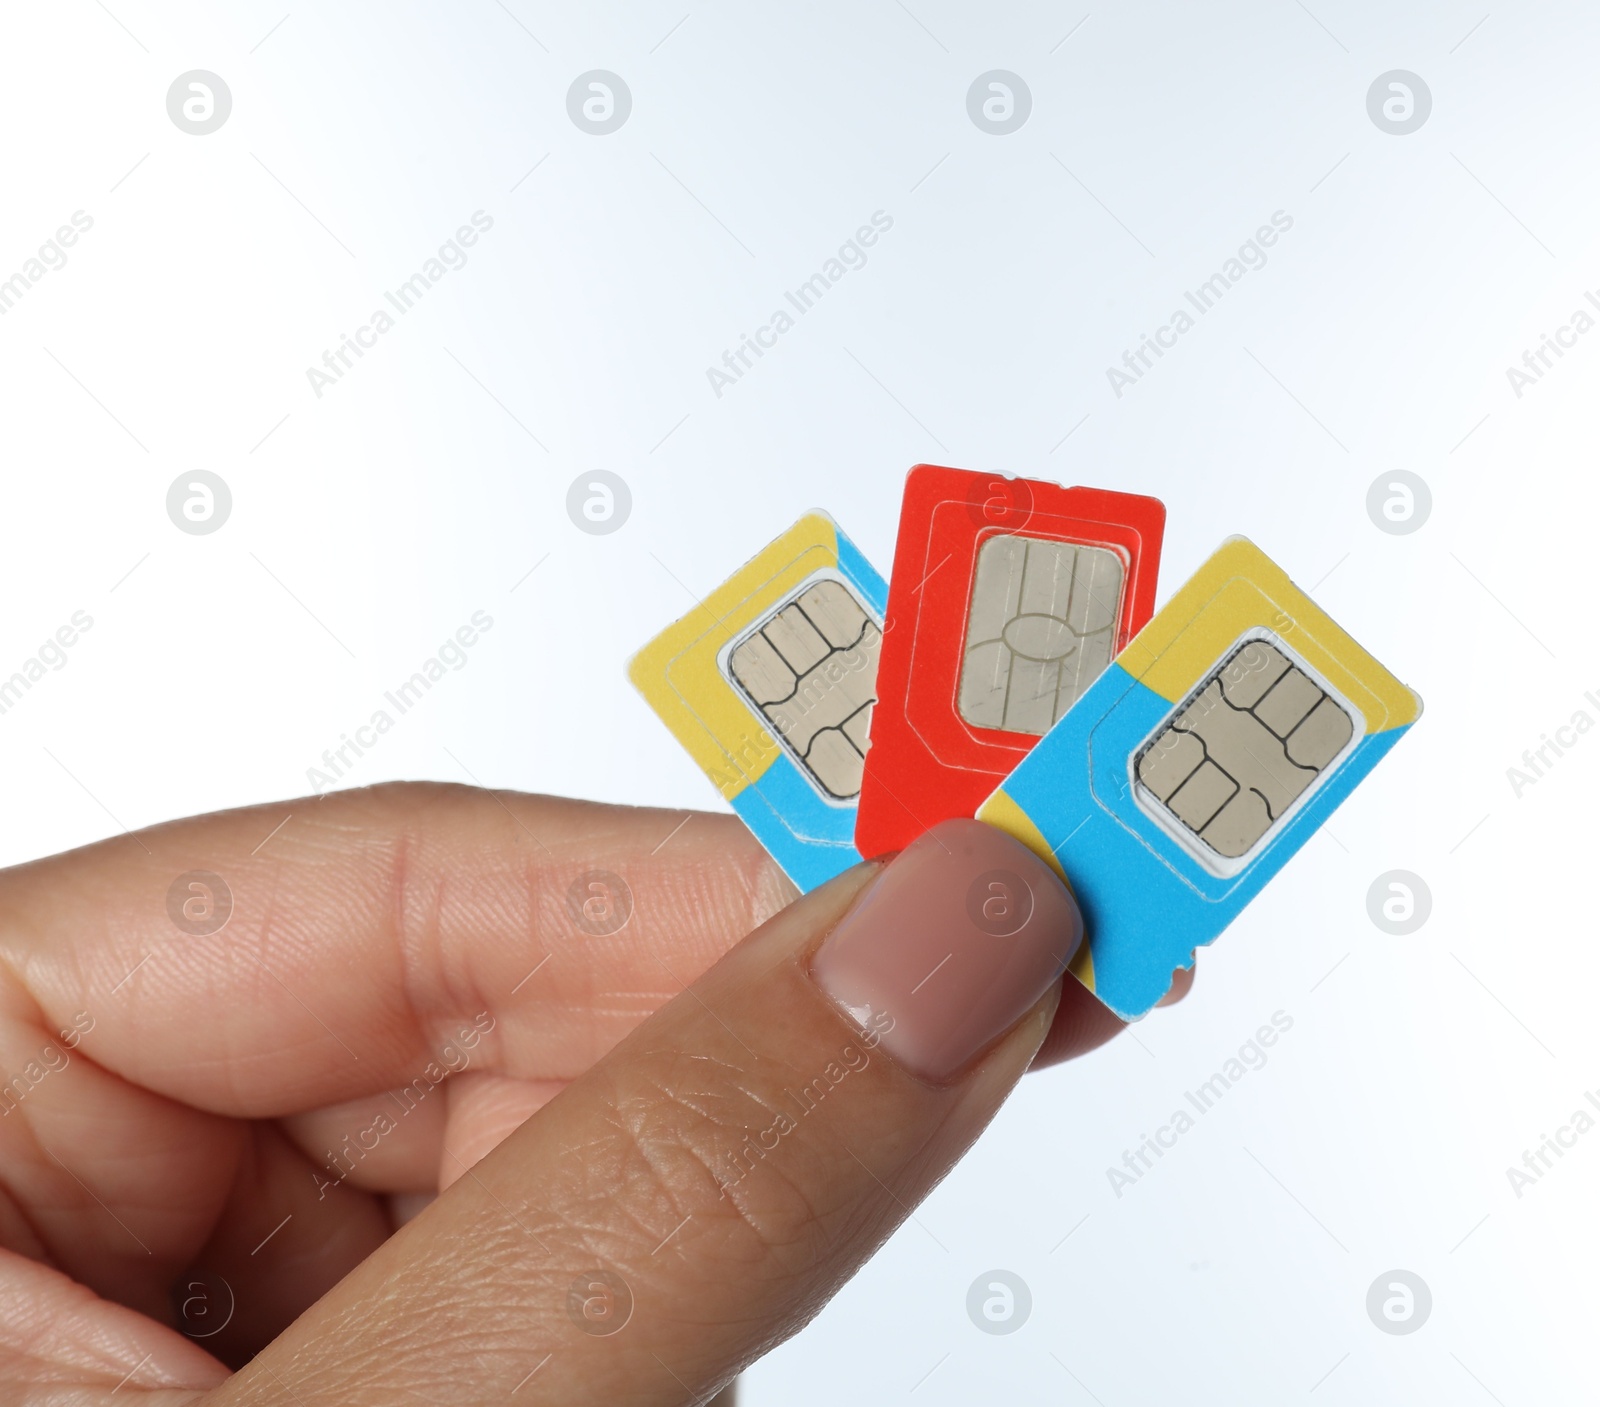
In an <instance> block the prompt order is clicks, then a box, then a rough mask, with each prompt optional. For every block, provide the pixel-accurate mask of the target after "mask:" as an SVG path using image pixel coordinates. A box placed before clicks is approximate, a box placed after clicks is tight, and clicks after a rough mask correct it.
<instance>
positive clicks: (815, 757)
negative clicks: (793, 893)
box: [628, 513, 888, 891]
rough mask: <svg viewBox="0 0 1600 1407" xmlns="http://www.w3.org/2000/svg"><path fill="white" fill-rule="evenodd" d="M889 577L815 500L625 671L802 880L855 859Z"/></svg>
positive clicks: (814, 879)
mask: <svg viewBox="0 0 1600 1407" xmlns="http://www.w3.org/2000/svg"><path fill="white" fill-rule="evenodd" d="M887 596H888V588H887V586H886V585H885V584H884V580H883V578H882V577H881V576H879V575H878V573H877V571H875V570H874V569H873V567H872V565H871V564H870V563H869V562H868V561H867V560H866V558H865V557H863V556H862V555H861V553H860V551H859V549H858V548H857V547H856V545H855V544H854V543H853V542H851V541H850V539H849V538H848V537H846V536H845V534H844V533H842V532H841V531H840V530H839V528H838V526H837V525H836V524H835V523H834V521H833V519H831V518H830V517H828V516H827V514H825V513H808V514H806V516H805V517H803V518H801V519H800V521H799V522H797V523H796V524H795V525H794V526H793V527H792V528H790V529H789V530H788V531H787V532H786V533H784V534H783V535H782V536H781V537H779V538H778V539H777V540H776V541H775V542H773V543H771V544H770V545H768V546H767V547H766V548H765V549H763V550H762V551H761V552H760V553H759V554H758V555H757V556H755V557H753V558H751V560H750V561H748V562H746V563H745V564H744V566H742V567H741V568H739V570H738V571H736V572H735V573H734V574H733V575H732V576H731V577H729V578H728V580H727V581H725V582H724V583H723V584H722V585H721V586H719V587H718V588H717V589H716V590H715V591H713V592H712V593H711V594H710V596H708V597H707V598H706V600H705V601H704V602H702V603H701V605H700V606H698V607H696V608H695V609H694V610H693V611H691V612H690V613H689V614H688V615H686V616H684V617H683V619H682V620H679V621H677V622H675V623H674V624H672V625H670V626H668V627H667V628H666V629H665V630H664V631H662V632H661V634H660V635H658V636H656V638H655V639H654V640H652V641H651V642H650V643H649V644H648V645H646V646H645V647H644V648H643V649H642V650H640V651H639V653H638V654H636V655H635V656H634V657H633V659H632V660H631V661H630V662H629V664H628V677H629V678H630V679H632V680H633V683H634V687H635V688H637V689H638V690H639V692H640V693H641V694H643V695H644V697H645V701H646V702H647V703H649V705H650V707H651V708H653V709H654V710H655V711H656V713H657V714H658V715H659V716H660V718H661V720H662V721H663V722H664V723H665V724H666V725H667V727H668V728H670V729H671V730H672V733H673V735H674V736H675V737H676V738H677V739H678V741H679V742H680V743H682V744H683V746H684V747H685V748H686V749H687V750H688V752H689V755H690V756H691V757H693V758H694V760H695V761H696V762H698V763H699V764H700V767H701V769H702V770H703V771H704V772H705V773H706V775H707V776H708V777H710V778H711V780H712V782H713V783H715V785H716V787H717V790H718V791H720V792H721V793H722V795H723V798H724V799H725V800H726V801H727V802H728V803H729V804H730V805H732V807H733V809H734V810H735V811H736V812H737V813H738V814H739V816H740V817H742V818H743V820H744V822H745V824H746V825H748V826H749V827H750V829H751V830H752V831H754V832H755V834H756V837H757V839H759V840H760V841H761V843H762V844H763V845H765V846H766V847H767V850H768V851H769V852H770V853H771V855H772V857H773V859H775V860H776V861H777V862H778V864H779V865H780V866H781V867H782V868H783V871H784V873H785V874H787V875H788V876H789V878H790V879H792V880H793V881H794V882H795V884H796V885H798V886H799V887H800V889H801V890H802V891H804V890H810V889H814V888H816V886H817V885H819V884H821V883H823V882H824V881H825V880H828V879H831V878H833V876H834V875H836V874H838V873H840V871H842V870H846V869H848V868H849V867H850V866H851V865H854V864H857V863H859V861H860V859H861V855H860V852H859V851H857V849H856V847H855V843H854V837H855V824H856V797H857V796H858V794H859V793H860V791H861V769H862V765H863V758H864V756H865V754H866V751H867V728H868V725H869V724H870V723H871V721H872V709H873V703H874V702H875V700H876V696H877V678H878V654H879V648H880V646H881V643H882V639H883V612H884V607H885V605H886V598H887Z"/></svg>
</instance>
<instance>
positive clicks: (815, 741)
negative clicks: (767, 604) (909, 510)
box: [727, 577, 883, 801]
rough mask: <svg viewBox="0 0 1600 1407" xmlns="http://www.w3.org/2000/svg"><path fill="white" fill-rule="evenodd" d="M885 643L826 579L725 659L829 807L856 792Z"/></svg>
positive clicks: (854, 602)
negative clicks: (879, 655) (881, 646)
mask: <svg viewBox="0 0 1600 1407" xmlns="http://www.w3.org/2000/svg"><path fill="white" fill-rule="evenodd" d="M882 640H883V634H882V632H881V631H880V630H879V628H878V626H877V624H876V623H875V622H874V621H873V619H872V618H871V616H869V615H868V614H867V611H866V608H865V607H864V606H863V605H862V604H861V602H860V601H859V600H858V599H857V597H856V596H855V594H854V593H853V592H852V591H851V590H850V588H849V587H848V586H846V585H845V584H844V583H843V582H841V581H838V580H836V579H834V578H832V577H823V578H820V579H818V580H817V581H815V582H813V583H812V584H811V585H810V586H808V587H807V588H806V589H805V590H803V591H801V592H800V594H799V595H797V596H795V597H794V598H793V599H792V600H790V601H787V602H786V603H784V604H783V605H781V606H779V607H778V609H776V610H774V611H772V612H771V613H770V614H768V615H767V616H766V617H765V618H764V619H763V620H762V621H761V623H760V624H759V625H757V626H756V628H755V629H754V630H753V631H751V632H750V633H749V634H748V635H746V636H745V637H744V638H743V639H742V640H740V641H739V642H738V643H737V644H736V645H735V646H734V647H733V649H732V651H731V652H730V653H729V655H728V660H727V672H728V674H729V676H730V677H731V680H732V682H733V683H734V684H735V685H736V686H737V687H738V689H739V691H740V692H741V693H742V694H743V695H744V696H745V698H746V699H748V700H749V702H750V703H751V704H753V705H754V706H755V708H756V710H757V711H758V712H759V713H760V714H761V716H762V717H763V718H764V719H765V720H766V721H767V723H768V724H770V725H771V728H772V731H773V733H774V735H775V736H776V737H777V738H778V739H779V740H780V742H781V743H782V744H783V746H784V747H785V748H786V749H787V750H788V751H789V752H790V753H791V754H792V755H793V756H794V758H795V760H796V761H797V762H798V763H799V764H800V766H801V768H802V769H803V770H804V771H805V773H806V775H807V776H809V777H810V778H811V780H812V781H813V782H814V783H815V784H816V786H817V787H818V788H819V789H820V790H821V791H822V793H823V795H824V796H826V797H828V798H831V799H832V800H834V801H848V800H850V799H851V798H852V797H854V796H855V795H856V794H857V793H858V792H860V790H861V770H862V766H863V762H864V759H865V756H866V751H867V729H868V726H869V724H870V723H871V721H872V705H873V703H874V702H875V701H876V696H877V683H878V650H879V646H880V645H881V643H882Z"/></svg>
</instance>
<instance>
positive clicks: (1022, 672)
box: [957, 534, 1123, 736]
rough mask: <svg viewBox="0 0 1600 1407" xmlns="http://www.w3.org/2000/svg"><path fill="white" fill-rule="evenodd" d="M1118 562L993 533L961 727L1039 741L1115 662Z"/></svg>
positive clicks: (967, 661) (974, 603) (982, 566)
mask: <svg viewBox="0 0 1600 1407" xmlns="http://www.w3.org/2000/svg"><path fill="white" fill-rule="evenodd" d="M1122 584H1123V567H1122V559H1121V558H1120V557H1119V556H1117V554H1116V553H1115V552H1113V551H1111V550H1110V549H1109V548H1105V547H1089V546H1084V545H1081V544H1078V543H1072V542H1050V541H1047V540H1045V539H1042V538H1029V537H1017V536H1014V535H1009V534H1000V535H997V536H995V537H991V538H989V539H988V541H986V542H985V543H984V544H983V546H982V547H981V548H980V549H979V550H978V560H977V568H976V570H975V571H974V572H973V581H972V598H971V602H970V605H969V606H968V612H967V635H966V648H965V652H964V655H963V659H962V665H961V682H960V685H959V690H958V699H957V703H958V707H959V708H960V711H961V716H962V717H963V718H964V719H966V721H967V722H968V723H972V724H975V725H977V726H978V727H980V728H998V729H1001V730H1003V731H1005V732H1008V733H1026V734H1031V735H1034V736H1043V735H1044V734H1045V733H1048V732H1049V731H1050V728H1051V726H1052V725H1053V724H1054V723H1055V721H1056V720H1057V719H1058V718H1060V717H1061V715H1062V714H1063V713H1065V712H1066V711H1067V710H1068V709H1069V708H1071V707H1072V705H1073V704H1074V703H1076V702H1077V700H1078V699H1079V697H1080V696H1081V695H1082V694H1083V692H1084V691H1085V690H1086V689H1087V688H1088V687H1089V686H1090V685H1091V684H1092V683H1094V681H1095V680H1096V679H1098V678H1099V677H1100V675H1101V673H1102V672H1103V671H1104V669H1105V667H1106V666H1107V665H1108V664H1110V663H1111V659H1112V656H1113V655H1115V654H1116V646H1117V641H1116V634H1117V620H1118V618H1119V616H1120V615H1121V611H1122Z"/></svg>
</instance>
